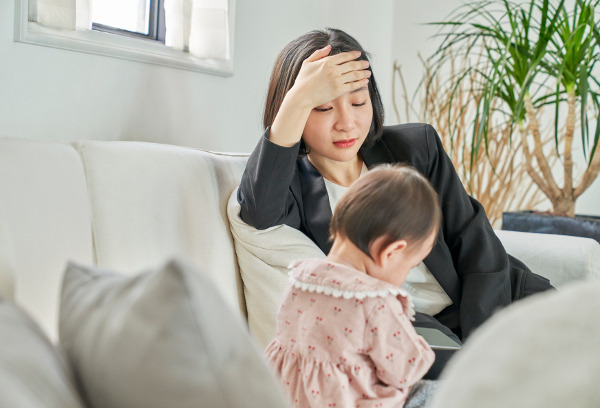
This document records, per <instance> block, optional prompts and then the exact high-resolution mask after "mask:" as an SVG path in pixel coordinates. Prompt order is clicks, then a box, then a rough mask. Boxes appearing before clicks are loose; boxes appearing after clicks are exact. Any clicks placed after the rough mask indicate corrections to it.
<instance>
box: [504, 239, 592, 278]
mask: <svg viewBox="0 0 600 408" xmlns="http://www.w3.org/2000/svg"><path fill="white" fill-rule="evenodd" d="M495 232H496V235H497V236H498V238H500V241H502V245H504V248H506V252H508V253H509V254H511V255H512V256H514V257H516V258H518V259H519V260H521V261H522V262H524V263H525V264H526V265H527V266H528V267H529V268H530V269H531V270H532V271H533V272H535V273H537V274H538V275H541V276H544V277H545V278H547V279H550V282H551V283H552V285H553V286H554V287H557V288H559V287H561V286H564V285H565V284H567V283H570V282H573V281H577V280H584V279H600V243H598V242H597V241H595V240H593V239H591V238H582V237H573V236H568V235H552V234H538V233H532V232H517V231H501V230H496V231H495Z"/></svg>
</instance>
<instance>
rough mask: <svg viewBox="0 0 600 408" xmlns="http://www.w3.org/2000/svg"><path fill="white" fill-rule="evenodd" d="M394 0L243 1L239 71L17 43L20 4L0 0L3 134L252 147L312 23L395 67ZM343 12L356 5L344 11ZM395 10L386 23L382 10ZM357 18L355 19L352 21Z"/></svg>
mask: <svg viewBox="0 0 600 408" xmlns="http://www.w3.org/2000/svg"><path fill="white" fill-rule="evenodd" d="M392 8H393V3H392V0H385V1H380V2H378V3H377V4H376V5H375V6H367V4H366V2H362V1H359V0H352V1H342V0H336V1H329V2H321V1H318V0H313V1H281V0H254V1H251V2H249V1H245V0H239V1H237V4H236V27H235V44H234V50H235V51H234V52H235V55H234V70H235V73H234V76H233V77H230V78H222V77H218V76H214V75H208V74H202V73H197V72H190V71H184V70H179V69H174V68H167V67H161V66H155V65H150V64H144V63H139V62H134V61H127V60H120V59H116V58H111V57H104V56H97V55H92V54H85V53H80V52H74V51H64V50H59V49H54V48H48V47H43V46H38V45H30V44H23V43H16V42H14V41H13V21H14V1H13V0H5V1H2V2H0V19H1V21H4V22H5V23H4V24H1V25H0V89H1V90H2V91H1V92H2V95H3V98H1V99H0V135H2V136H10V137H21V138H29V139H37V140H69V141H70V140H77V139H109V140H145V141H157V142H164V143H172V144H180V145H187V146H192V147H199V148H204V149H210V150H220V151H231V150H235V151H246V152H247V151H250V150H251V149H252V148H253V146H254V145H255V143H256V140H257V139H258V137H259V136H260V134H261V123H262V120H261V107H262V104H263V101H264V95H265V92H266V86H267V81H268V78H269V74H270V70H271V67H272V64H273V62H274V60H275V57H276V55H277V53H278V52H279V50H280V49H281V48H282V47H283V46H284V45H285V44H286V43H287V42H289V41H290V40H292V39H293V38H295V37H297V36H299V35H300V34H303V33H304V32H306V31H309V30H311V29H314V28H319V27H324V26H327V25H331V26H338V27H340V28H343V29H346V30H347V31H349V32H351V33H352V34H353V35H355V36H356V37H357V38H358V39H359V40H362V41H363V42H364V43H365V46H366V47H367V46H368V47H369V48H370V49H371V50H373V51H374V52H375V57H376V58H375V59H376V61H377V63H378V64H379V65H380V66H381V67H382V69H381V70H382V73H384V74H385V72H386V71H389V72H391V69H389V68H388V67H389V66H390V62H389V58H390V55H389V49H390V44H391V27H392V17H391V14H392V13H391V12H392ZM339 10H352V13H347V12H346V13H345V15H346V18H345V17H344V13H340V12H339ZM382 15H384V16H387V20H388V21H387V22H386V23H385V24H381V21H380V20H381V19H380V16H382ZM348 16H350V18H347V17H348Z"/></svg>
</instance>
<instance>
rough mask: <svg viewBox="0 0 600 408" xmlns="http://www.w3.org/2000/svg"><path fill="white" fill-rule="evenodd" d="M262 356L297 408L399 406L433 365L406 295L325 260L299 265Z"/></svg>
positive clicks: (284, 295)
mask: <svg viewBox="0 0 600 408" xmlns="http://www.w3.org/2000/svg"><path fill="white" fill-rule="evenodd" d="M291 267H292V268H293V269H292V270H291V271H290V284H289V285H288V286H287V288H286V289H285V291H284V294H283V299H282V304H281V306H280V308H279V311H278V314H277V334H276V337H275V339H274V340H273V341H272V342H271V344H269V346H268V347H267V349H266V351H265V354H266V356H267V358H268V359H269V361H270V362H271V364H272V365H273V367H274V368H275V370H276V372H277V374H278V375H279V376H280V378H281V381H282V382H283V386H284V389H285V390H286V392H287V394H288V396H289V398H290V401H291V403H292V406H294V407H301V408H305V407H319V408H323V407H326V408H328V407H337V408H347V407H352V408H354V407H356V408H366V407H402V406H403V405H404V402H405V401H406V397H407V396H408V393H409V391H410V387H411V386H412V385H413V384H414V383H416V382H417V381H418V380H420V379H421V377H422V376H423V375H425V373H426V372H427V370H428V369H429V367H431V365H432V364H433V360H434V353H433V351H432V350H431V348H430V347H429V345H428V344H427V343H426V342H425V340H424V339H423V338H422V337H421V336H419V335H418V334H417V333H416V332H415V330H414V328H413V326H412V324H411V322H410V321H411V319H412V318H413V316H414V311H413V308H412V305H411V302H410V299H409V298H408V294H407V293H406V292H405V291H404V290H403V289H401V288H399V287H397V286H393V285H391V284H389V283H386V282H383V281H380V280H378V279H375V278H372V277H371V276H369V275H367V274H366V273H363V272H360V271H358V270H356V269H354V268H351V267H348V266H344V265H341V264H337V263H331V262H327V260H321V259H309V260H302V261H296V262H294V263H293V264H292V265H291Z"/></svg>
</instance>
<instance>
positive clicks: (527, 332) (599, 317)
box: [431, 281, 600, 408]
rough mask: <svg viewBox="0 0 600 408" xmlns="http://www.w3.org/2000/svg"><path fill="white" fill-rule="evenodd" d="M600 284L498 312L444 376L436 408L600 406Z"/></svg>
mask: <svg viewBox="0 0 600 408" xmlns="http://www.w3.org/2000/svg"><path fill="white" fill-rule="evenodd" d="M599 378H600V282H598V281H587V282H578V283H574V284H570V285H568V286H565V287H564V288H563V289H561V291H551V292H545V293H542V294H538V295H534V296H531V297H530V298H527V299H525V300H522V301H519V302H517V303H514V304H513V305H511V306H510V307H508V308H506V309H504V310H502V311H500V312H498V313H497V314H496V315H494V316H493V317H492V318H491V319H490V320H488V321H487V322H486V323H484V324H483V325H482V326H481V327H480V328H479V329H477V331H475V332H474V333H473V335H472V336H471V337H470V338H469V339H468V340H467V342H466V343H465V345H464V348H463V349H462V351H461V352H459V353H458V354H457V355H456V356H455V357H454V358H453V359H452V360H450V362H449V363H448V366H447V367H446V369H445V370H444V372H443V373H442V376H441V379H442V383H441V386H440V388H439V391H438V393H437V394H436V396H435V397H434V399H433V402H432V406H431V408H459V407H460V408H476V407H477V408H480V407H485V408H500V407H502V408H505V407H511V408H518V407H527V408H537V407H539V408H542V407H543V408H564V407H600V387H599V386H598V379H599Z"/></svg>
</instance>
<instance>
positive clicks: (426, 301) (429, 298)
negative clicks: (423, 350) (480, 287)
mask: <svg viewBox="0 0 600 408" xmlns="http://www.w3.org/2000/svg"><path fill="white" fill-rule="evenodd" d="M367 171H368V170H367V166H365V164H364V163H363V168H362V171H361V173H360V174H361V176H362V175H363V174H365V173H366V172H367ZM323 180H325V188H326V189H327V195H329V205H330V206H331V213H333V212H334V210H335V206H336V204H337V202H338V201H339V200H340V198H341V197H342V196H343V195H344V193H345V192H346V190H348V187H344V186H340V185H339V184H335V183H332V182H331V181H329V180H327V179H326V178H323ZM402 288H403V289H404V290H406V291H407V292H408V293H409V294H410V295H411V297H412V301H413V303H414V306H415V310H416V311H417V312H421V313H425V314H428V315H430V316H433V315H436V314H438V313H439V312H441V311H442V310H444V309H445V308H446V307H447V306H450V305H451V304H452V300H451V299H450V297H448V295H447V294H446V292H445V291H444V289H443V288H442V287H441V286H440V284H439V283H438V281H437V279H435V277H434V276H433V275H432V273H431V272H430V271H429V269H427V266H425V264H424V263H423V262H421V263H420V264H419V265H417V266H416V267H414V268H412V269H411V270H410V272H409V274H408V276H407V277H406V281H405V282H404V284H403V285H402Z"/></svg>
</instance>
